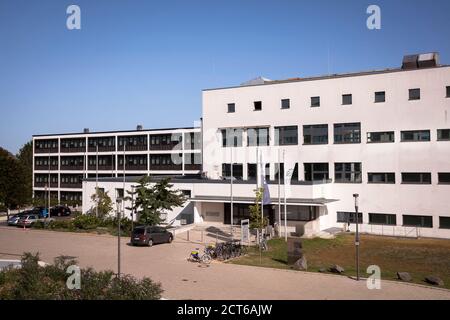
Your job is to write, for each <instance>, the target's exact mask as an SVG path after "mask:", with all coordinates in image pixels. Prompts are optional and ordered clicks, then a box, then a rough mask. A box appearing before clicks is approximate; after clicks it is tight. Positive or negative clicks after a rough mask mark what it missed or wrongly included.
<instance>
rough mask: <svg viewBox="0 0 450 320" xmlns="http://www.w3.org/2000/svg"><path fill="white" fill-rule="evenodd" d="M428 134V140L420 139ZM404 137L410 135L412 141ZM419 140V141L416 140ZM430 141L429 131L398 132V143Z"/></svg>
mask: <svg viewBox="0 0 450 320" xmlns="http://www.w3.org/2000/svg"><path fill="white" fill-rule="evenodd" d="M423 134H425V135H424V137H426V134H428V139H425V140H424V139H422V138H423V136H422V135H423ZM405 135H412V137H413V139H412V140H410V139H405ZM418 138H419V139H418ZM430 141H431V131H430V130H404V131H401V132H400V142H430Z"/></svg>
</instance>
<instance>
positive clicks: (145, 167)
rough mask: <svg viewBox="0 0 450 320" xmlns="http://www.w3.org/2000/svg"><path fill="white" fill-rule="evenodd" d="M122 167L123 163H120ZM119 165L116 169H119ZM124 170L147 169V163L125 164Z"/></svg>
mask: <svg viewBox="0 0 450 320" xmlns="http://www.w3.org/2000/svg"><path fill="white" fill-rule="evenodd" d="M122 168H123V165H122ZM120 169H121V167H120V166H119V168H118V170H119V171H120ZM125 170H129V171H147V165H146V164H138V165H134V164H127V165H125Z"/></svg>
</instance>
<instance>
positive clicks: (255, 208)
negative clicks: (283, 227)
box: [249, 188, 269, 230]
mask: <svg viewBox="0 0 450 320" xmlns="http://www.w3.org/2000/svg"><path fill="white" fill-rule="evenodd" d="M262 197H263V189H262V188H259V189H256V190H255V204H254V205H251V206H249V210H250V229H256V230H262V229H264V228H265V227H267V226H268V225H269V219H268V218H267V217H264V219H263V218H262V217H261V199H262Z"/></svg>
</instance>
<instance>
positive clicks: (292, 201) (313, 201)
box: [189, 195, 339, 206]
mask: <svg viewBox="0 0 450 320" xmlns="http://www.w3.org/2000/svg"><path fill="white" fill-rule="evenodd" d="M255 199H256V198H255V197H233V202H235V203H254V202H255ZM189 200H191V201H194V202H226V203H228V202H231V201H230V197H227V196H202V195H200V196H195V197H194V198H191V199H189ZM336 201H339V200H335V199H325V198H308V199H300V198H288V199H286V204H288V205H315V206H324V205H326V204H328V203H331V202H336ZM270 202H271V204H278V199H277V198H270ZM280 203H281V204H283V203H284V200H281V201H280Z"/></svg>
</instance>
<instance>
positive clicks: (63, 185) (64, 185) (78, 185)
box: [61, 182, 82, 189]
mask: <svg viewBox="0 0 450 320" xmlns="http://www.w3.org/2000/svg"><path fill="white" fill-rule="evenodd" d="M61 188H67V189H81V188H82V184H81V182H80V183H64V182H62V183H61Z"/></svg>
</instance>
